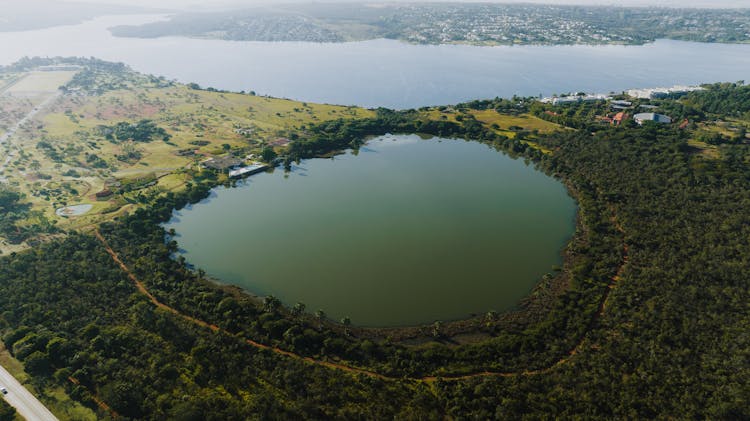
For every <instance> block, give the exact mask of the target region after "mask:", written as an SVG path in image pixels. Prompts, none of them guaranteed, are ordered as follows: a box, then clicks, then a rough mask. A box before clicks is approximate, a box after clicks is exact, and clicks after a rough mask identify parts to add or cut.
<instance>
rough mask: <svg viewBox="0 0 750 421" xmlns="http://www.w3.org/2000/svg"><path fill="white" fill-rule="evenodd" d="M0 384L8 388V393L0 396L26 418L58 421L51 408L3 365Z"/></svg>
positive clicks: (0, 368)
mask: <svg viewBox="0 0 750 421" xmlns="http://www.w3.org/2000/svg"><path fill="white" fill-rule="evenodd" d="M0 386H2V387H4V388H6V389H8V394H7V395H0V396H2V397H3V398H5V401H6V402H8V403H9V404H10V405H11V406H13V407H14V408H16V411H18V413H19V414H20V415H21V416H22V417H24V418H26V421H57V418H56V417H55V416H54V415H52V413H51V412H49V409H47V408H46V407H45V406H44V405H42V403H41V402H39V400H38V399H37V398H35V397H34V395H32V394H31V393H30V392H29V391H28V390H26V388H25V387H23V385H21V383H19V382H18V380H16V379H15V378H14V377H13V376H11V375H10V373H8V371H7V370H6V369H5V368H3V367H0Z"/></svg>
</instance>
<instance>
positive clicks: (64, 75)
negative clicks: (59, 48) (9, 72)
mask: <svg viewBox="0 0 750 421" xmlns="http://www.w3.org/2000/svg"><path fill="white" fill-rule="evenodd" d="M75 73H76V72H72V71H60V72H29V73H27V74H26V75H25V76H24V77H23V78H22V79H20V80H19V81H18V82H17V83H14V84H13V86H11V87H10V88H8V93H10V94H22V93H50V92H57V89H58V88H59V87H60V86H62V85H65V84H66V83H68V82H69V81H70V79H72V78H73V75H75Z"/></svg>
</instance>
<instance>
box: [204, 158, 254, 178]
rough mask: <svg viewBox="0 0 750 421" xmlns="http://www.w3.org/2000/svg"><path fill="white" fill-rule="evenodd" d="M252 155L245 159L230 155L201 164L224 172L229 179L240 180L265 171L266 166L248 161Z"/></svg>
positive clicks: (210, 159)
mask: <svg viewBox="0 0 750 421" xmlns="http://www.w3.org/2000/svg"><path fill="white" fill-rule="evenodd" d="M252 158H253V155H248V156H247V158H246V159H244V160H243V159H240V158H235V157H233V156H230V155H225V156H218V157H214V158H209V159H207V160H205V161H203V162H202V165H203V167H204V168H210V169H213V170H217V171H224V172H226V173H228V174H229V177H230V178H240V177H244V176H248V175H252V174H256V173H259V172H262V171H265V170H266V169H267V168H268V165H266V164H263V163H261V162H255V161H251V162H249V163H248V164H246V161H250V160H251V159H252Z"/></svg>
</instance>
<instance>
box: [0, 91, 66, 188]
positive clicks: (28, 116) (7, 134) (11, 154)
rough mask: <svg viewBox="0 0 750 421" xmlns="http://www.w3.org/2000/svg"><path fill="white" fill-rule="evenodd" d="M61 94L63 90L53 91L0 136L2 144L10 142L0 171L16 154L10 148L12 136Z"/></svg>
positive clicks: (0, 170) (1, 180)
mask: <svg viewBox="0 0 750 421" xmlns="http://www.w3.org/2000/svg"><path fill="white" fill-rule="evenodd" d="M61 95H62V92H61V91H57V92H54V93H52V95H50V96H49V97H48V98H47V99H45V100H44V101H43V102H42V103H41V104H39V105H37V106H36V107H34V109H33V110H31V111H29V113H28V114H26V116H24V117H23V118H22V119H21V120H19V121H18V122H17V123H16V124H15V125H14V126H13V127H11V128H9V129H8V131H7V132H5V134H3V135H2V136H0V146H1V145H2V144H3V143H8V148H7V150H8V155H7V156H6V157H5V160H3V161H2V162H1V163H0V173H1V172H3V171H5V168H6V167H7V166H8V164H9V163H10V161H11V160H12V159H13V157H14V156H15V152H14V151H13V150H11V149H10V147H11V146H12V144H11V142H10V139H11V137H13V135H14V134H16V132H17V131H18V130H20V129H21V128H22V127H23V125H25V124H26V123H28V122H29V121H31V120H32V119H33V118H34V117H35V116H36V115H37V114H39V112H41V111H43V110H44V109H45V108H47V106H49V105H50V104H51V103H52V102H54V101H55V100H56V99H57V98H59V97H60V96H61ZM5 181H6V178H5V177H3V176H0V182H3V183H4V182H5Z"/></svg>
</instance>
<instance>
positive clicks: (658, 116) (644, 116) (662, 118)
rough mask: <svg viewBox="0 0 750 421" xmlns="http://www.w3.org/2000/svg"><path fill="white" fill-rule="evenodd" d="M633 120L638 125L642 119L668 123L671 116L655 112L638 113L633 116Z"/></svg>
mask: <svg viewBox="0 0 750 421" xmlns="http://www.w3.org/2000/svg"><path fill="white" fill-rule="evenodd" d="M633 120H635V122H636V123H638V124H639V125H642V124H643V122H644V121H653V122H656V123H662V124H669V123H671V122H672V117H669V116H666V115H664V114H656V113H639V114H636V115H634V116H633Z"/></svg>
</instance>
